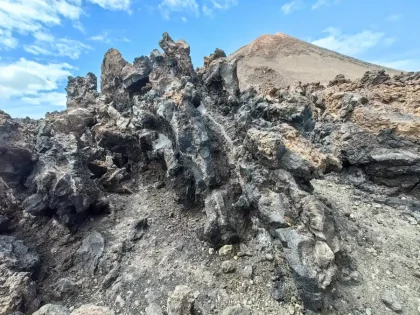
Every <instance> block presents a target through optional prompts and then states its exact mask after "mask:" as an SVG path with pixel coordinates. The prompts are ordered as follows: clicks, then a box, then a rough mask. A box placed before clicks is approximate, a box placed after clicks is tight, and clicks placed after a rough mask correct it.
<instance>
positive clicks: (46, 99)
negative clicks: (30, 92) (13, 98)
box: [21, 92, 67, 106]
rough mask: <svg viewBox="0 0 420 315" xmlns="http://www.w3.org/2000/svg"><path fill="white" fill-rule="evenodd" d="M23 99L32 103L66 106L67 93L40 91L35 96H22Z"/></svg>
mask: <svg viewBox="0 0 420 315" xmlns="http://www.w3.org/2000/svg"><path fill="white" fill-rule="evenodd" d="M21 101H22V102H25V103H28V104H31V105H54V106H66V102H67V95H66V93H60V92H46V93H38V94H37V95H34V96H25V97H22V98H21Z"/></svg>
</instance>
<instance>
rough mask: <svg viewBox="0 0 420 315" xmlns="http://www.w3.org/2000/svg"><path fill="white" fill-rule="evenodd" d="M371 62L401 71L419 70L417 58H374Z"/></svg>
mask: <svg viewBox="0 0 420 315" xmlns="http://www.w3.org/2000/svg"><path fill="white" fill-rule="evenodd" d="M372 63H376V64H378V65H381V66H384V67H388V68H393V69H397V70H403V71H420V60H418V59H394V60H374V61H372Z"/></svg>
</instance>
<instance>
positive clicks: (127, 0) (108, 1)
mask: <svg viewBox="0 0 420 315" xmlns="http://www.w3.org/2000/svg"><path fill="white" fill-rule="evenodd" d="M88 1H89V2H91V3H95V4H97V5H99V6H100V7H101V8H103V9H107V10H115V11H117V10H122V11H130V6H131V0H88Z"/></svg>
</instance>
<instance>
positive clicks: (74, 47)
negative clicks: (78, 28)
mask: <svg viewBox="0 0 420 315" xmlns="http://www.w3.org/2000/svg"><path fill="white" fill-rule="evenodd" d="M34 37H35V38H36V40H35V41H34V43H32V44H30V45H25V46H24V49H25V51H27V52H28V53H31V54H34V55H46V56H52V55H54V56H61V57H68V58H71V59H78V58H79V57H80V55H81V54H83V53H85V52H87V51H89V50H91V49H92V47H90V46H89V45H86V44H84V43H82V42H80V41H78V40H74V39H69V38H54V36H52V35H50V34H47V33H43V32H37V33H35V34H34Z"/></svg>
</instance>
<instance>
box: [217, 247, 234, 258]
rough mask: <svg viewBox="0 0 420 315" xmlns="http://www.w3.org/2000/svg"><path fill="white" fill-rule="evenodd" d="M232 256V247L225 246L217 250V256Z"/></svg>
mask: <svg viewBox="0 0 420 315" xmlns="http://www.w3.org/2000/svg"><path fill="white" fill-rule="evenodd" d="M232 254H233V246H232V245H225V246H223V247H221V248H220V249H219V256H228V255H232Z"/></svg>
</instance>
